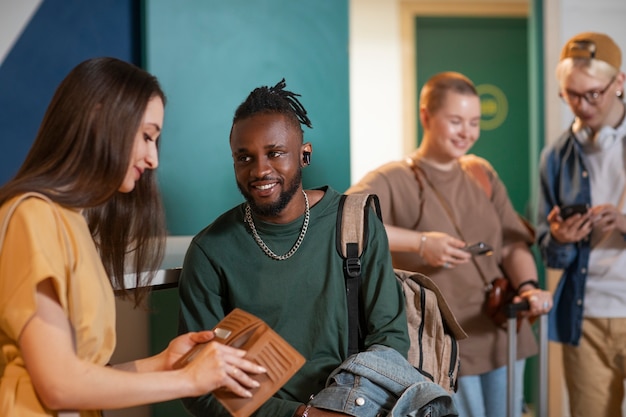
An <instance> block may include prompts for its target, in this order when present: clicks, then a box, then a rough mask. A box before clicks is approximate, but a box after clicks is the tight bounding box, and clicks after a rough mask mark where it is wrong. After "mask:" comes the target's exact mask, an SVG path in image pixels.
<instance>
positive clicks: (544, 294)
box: [513, 289, 553, 316]
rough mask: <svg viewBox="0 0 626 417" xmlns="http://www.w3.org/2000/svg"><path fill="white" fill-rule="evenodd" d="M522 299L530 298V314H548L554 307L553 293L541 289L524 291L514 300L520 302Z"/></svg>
mask: <svg viewBox="0 0 626 417" xmlns="http://www.w3.org/2000/svg"><path fill="white" fill-rule="evenodd" d="M522 299H525V300H528V304H529V306H530V310H529V311H528V313H529V315H530V316H540V315H542V314H546V313H547V312H549V311H550V310H551V309H552V304H553V301H552V293H550V291H545V290H541V289H532V290H527V291H524V292H522V293H521V294H520V295H519V296H517V297H515V299H514V300H513V301H514V302H519V301H521V300H522Z"/></svg>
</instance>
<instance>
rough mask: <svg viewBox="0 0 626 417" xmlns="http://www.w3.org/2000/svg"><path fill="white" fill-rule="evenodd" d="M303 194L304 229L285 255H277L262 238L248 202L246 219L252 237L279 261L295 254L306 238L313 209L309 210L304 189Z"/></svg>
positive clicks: (266, 252) (268, 254) (267, 253)
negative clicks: (304, 207)
mask: <svg viewBox="0 0 626 417" xmlns="http://www.w3.org/2000/svg"><path fill="white" fill-rule="evenodd" d="M302 194H304V204H305V206H306V209H305V211H304V223H302V229H300V236H298V240H296V243H294V244H293V246H292V247H291V249H290V250H289V252H287V253H286V254H284V255H276V254H275V253H274V252H273V251H272V250H271V249H270V248H269V247H268V246H267V245H266V244H265V242H263V239H261V236H259V233H258V232H257V231H256V227H255V226H254V220H253V219H252V209H251V208H250V204H247V203H246V215H245V217H244V220H245V221H246V223H248V226H250V230H252V237H254V240H255V241H256V243H257V245H259V247H260V248H261V249H263V252H265V254H266V255H267V256H269V257H270V258H272V259H275V260H277V261H284V260H285V259H289V258H291V257H292V256H293V254H294V253H296V251H297V250H298V248H300V245H301V244H302V241H303V240H304V236H305V235H306V231H307V229H308V228H309V218H310V217H311V211H310V210H309V198H308V197H307V195H306V193H305V192H304V190H302Z"/></svg>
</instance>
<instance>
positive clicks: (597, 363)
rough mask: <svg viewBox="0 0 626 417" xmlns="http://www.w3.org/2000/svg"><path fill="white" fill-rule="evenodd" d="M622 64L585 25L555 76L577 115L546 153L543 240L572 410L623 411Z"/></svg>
mask: <svg viewBox="0 0 626 417" xmlns="http://www.w3.org/2000/svg"><path fill="white" fill-rule="evenodd" d="M621 65H622V53H621V51H620V48H619V47H618V46H617V45H616V44H615V42H614V41H613V39H611V38H610V37H609V36H607V35H605V34H602V33H596V32H585V33H580V34H578V35H576V36H574V37H572V38H571V39H570V40H568V41H567V43H566V44H565V46H563V49H562V51H561V56H560V60H559V64H558V65H557V68H556V76H557V79H558V81H559V95H560V96H561V98H562V99H563V101H564V102H565V103H566V104H567V105H568V106H569V108H570V109H571V110H572V112H573V113H574V115H575V119H574V121H573V122H572V124H571V126H570V127H569V128H568V129H567V130H566V131H565V132H564V133H563V134H562V135H561V137H560V138H559V139H558V140H557V141H556V142H555V143H553V144H551V145H549V146H547V147H546V149H544V151H543V153H542V156H541V195H540V199H539V217H540V219H539V225H538V244H539V247H540V249H541V254H542V257H543V259H544V261H545V263H546V265H547V266H548V267H550V268H557V269H562V270H563V275H562V277H561V279H560V281H559V284H558V286H557V289H556V291H555V294H554V308H553V309H552V311H551V312H550V330H549V332H550V339H552V340H554V341H557V342H561V343H563V365H564V370H565V380H566V383H567V388H568V391H569V400H570V413H571V416H572V417H579V416H585V417H588V416H594V417H603V416H606V417H609V416H611V417H614V416H621V415H622V412H621V405H622V400H623V397H624V389H623V386H624V378H625V375H626V374H625V373H626V217H625V215H624V213H626V207H625V206H624V200H625V198H626V169H625V167H624V163H625V152H626V145H625V144H624V143H625V142H626V122H625V121H624V113H625V106H624V102H623V100H622V97H623V95H624V78H625V74H624V73H623V72H622V71H621V70H620V68H621ZM572 205H576V206H575V207H573V208H572V207H571V206H572ZM567 206H570V207H567Z"/></svg>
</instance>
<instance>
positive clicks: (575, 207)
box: [560, 204, 589, 220]
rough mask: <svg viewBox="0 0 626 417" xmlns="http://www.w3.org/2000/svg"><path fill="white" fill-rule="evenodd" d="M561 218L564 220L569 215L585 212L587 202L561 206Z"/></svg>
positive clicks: (587, 206) (587, 208)
mask: <svg viewBox="0 0 626 417" xmlns="http://www.w3.org/2000/svg"><path fill="white" fill-rule="evenodd" d="M560 209H561V218H562V219H563V220H566V219H567V218H569V217H572V216H573V215H574V214H585V213H587V210H589V205H588V204H570V205H566V206H561V207H560Z"/></svg>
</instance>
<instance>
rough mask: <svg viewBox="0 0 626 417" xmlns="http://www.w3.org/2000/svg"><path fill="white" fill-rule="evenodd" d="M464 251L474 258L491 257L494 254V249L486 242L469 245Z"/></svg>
mask: <svg viewBox="0 0 626 417" xmlns="http://www.w3.org/2000/svg"><path fill="white" fill-rule="evenodd" d="M463 250H464V251H466V252H469V253H471V254H472V256H480V255H486V256H489V255H491V254H493V248H492V247H491V246H489V245H488V244H486V243H485V242H478V243H474V244H473V245H468V246H466V247H464V248H463Z"/></svg>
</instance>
